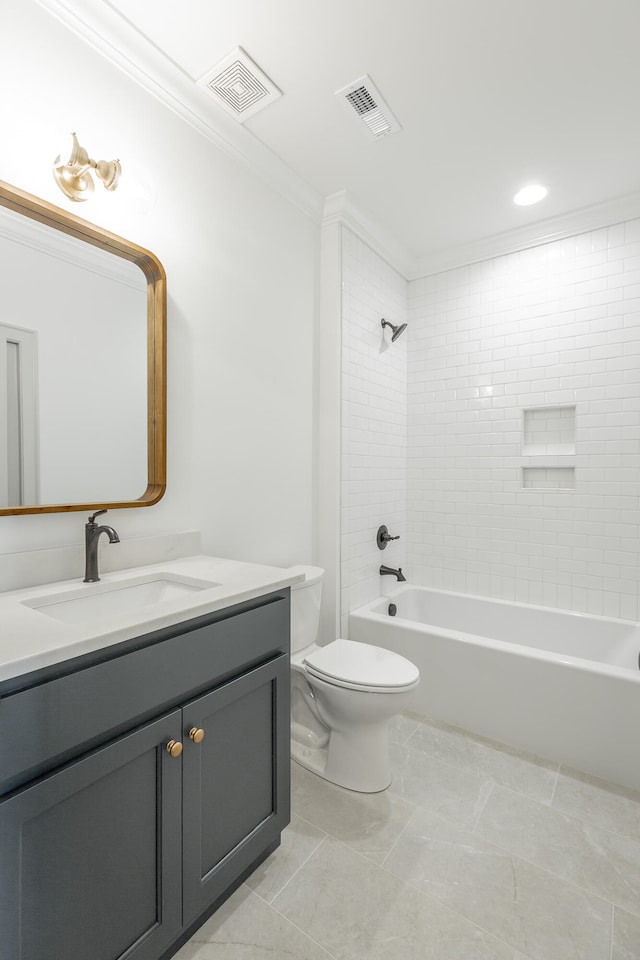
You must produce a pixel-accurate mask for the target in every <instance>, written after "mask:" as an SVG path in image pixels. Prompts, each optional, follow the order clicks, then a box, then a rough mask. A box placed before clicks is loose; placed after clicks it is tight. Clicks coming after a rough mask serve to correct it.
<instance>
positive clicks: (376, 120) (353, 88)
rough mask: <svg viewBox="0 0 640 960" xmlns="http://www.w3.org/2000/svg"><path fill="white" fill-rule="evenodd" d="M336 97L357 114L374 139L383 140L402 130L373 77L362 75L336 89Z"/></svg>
mask: <svg viewBox="0 0 640 960" xmlns="http://www.w3.org/2000/svg"><path fill="white" fill-rule="evenodd" d="M336 97H339V98H340V99H341V100H342V101H343V103H344V104H345V105H346V106H347V108H348V109H349V110H350V111H354V112H355V113H356V114H357V116H358V117H359V118H360V120H361V121H362V123H363V125H364V129H366V131H367V132H368V133H369V135H370V136H372V137H373V139H374V140H381V139H382V137H387V136H389V134H390V133H398V131H399V130H402V127H401V126H400V124H399V123H398V121H397V120H396V118H395V117H394V115H393V114H392V112H391V110H390V108H389V105H388V104H387V103H386V102H385V100H384V97H383V96H382V95H381V93H380V91H379V90H378V89H377V88H376V86H375V84H374V82H373V80H372V79H371V77H368V76H364V77H360V79H359V80H355V81H354V82H353V83H350V84H349V85H348V86H347V87H343V88H342V90H338V91H336Z"/></svg>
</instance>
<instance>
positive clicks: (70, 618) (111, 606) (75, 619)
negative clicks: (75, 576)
mask: <svg viewBox="0 0 640 960" xmlns="http://www.w3.org/2000/svg"><path fill="white" fill-rule="evenodd" d="M219 586H220V584H219V583H213V582H211V581H209V580H197V579H195V578H191V577H177V576H174V575H173V574H167V573H157V574H151V575H149V576H148V577H145V578H143V579H140V578H138V579H136V580H135V581H132V580H127V581H124V582H119V583H103V584H96V585H88V586H87V587H86V588H85V589H84V590H78V591H74V592H73V593H72V594H69V593H58V594H49V595H48V596H42V597H33V598H31V599H29V600H24V601H22V602H23V603H24V605H25V606H27V607H31V608H32V609H33V610H37V611H38V612H39V613H44V614H45V615H46V616H48V617H53V618H54V619H56V620H62V621H63V622H65V623H87V622H91V621H95V620H97V619H104V618H105V617H113V616H116V615H118V614H121V613H129V612H131V611H133V610H138V609H140V608H142V607H150V606H155V604H157V603H163V602H164V601H165V600H178V599H180V598H183V597H187V596H189V595H192V594H195V593H198V592H200V591H201V590H210V589H211V588H212V587H219Z"/></svg>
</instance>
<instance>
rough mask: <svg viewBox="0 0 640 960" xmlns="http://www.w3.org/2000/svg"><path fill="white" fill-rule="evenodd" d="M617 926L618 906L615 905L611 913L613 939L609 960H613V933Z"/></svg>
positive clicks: (611, 938) (611, 940)
mask: <svg viewBox="0 0 640 960" xmlns="http://www.w3.org/2000/svg"><path fill="white" fill-rule="evenodd" d="M615 924H616V905H615V903H614V905H613V910H612V911H611V937H610V943H611V947H610V949H609V960H613V931H614V930H615Z"/></svg>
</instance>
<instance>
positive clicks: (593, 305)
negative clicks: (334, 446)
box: [407, 220, 640, 619]
mask: <svg viewBox="0 0 640 960" xmlns="http://www.w3.org/2000/svg"><path fill="white" fill-rule="evenodd" d="M409 296H410V308H409V315H410V322H411V326H410V330H409V333H410V346H409V363H408V377H409V380H408V383H409V444H408V455H409V477H408V517H409V520H408V531H407V533H408V541H409V548H410V554H409V558H408V561H407V566H408V567H409V569H410V577H411V580H412V581H414V582H418V583H422V584H424V585H427V586H435V587H443V588H445V589H447V590H456V591H462V592H467V593H474V594H481V595H483V596H491V597H498V598H501V599H515V600H519V601H523V602H525V603H535V604H544V605H547V606H552V607H561V608H564V609H569V610H577V611H582V612H589V613H594V614H604V615H608V616H613V617H623V618H629V619H636V618H637V617H638V614H639V612H640V611H639V610H638V585H639V565H638V561H639V559H640V557H639V553H640V362H639V361H640V221H637V220H636V221H631V222H629V223H627V224H618V225H616V226H612V227H609V228H608V229H602V230H597V231H594V232H592V233H585V234H582V235H580V236H577V237H572V238H570V239H567V240H562V241H558V242H554V243H549V244H545V245H543V246H539V247H536V248H534V249H531V250H527V251H524V252H522V253H515V254H511V255H508V256H503V257H497V258H495V259H493V260H488V261H485V262H484V263H478V264H474V265H472V266H469V267H463V268H460V269H458V270H451V271H449V272H447V273H443V274H439V275H436V276H432V277H427V278H425V279H422V280H417V281H415V282H413V283H411V284H410V293H409ZM572 406H575V443H574V444H573V449H571V446H572V444H571V443H569V444H566V443H562V442H560V441H561V440H562V439H563V438H560V437H559V436H558V437H556V438H555V440H556V442H555V444H554V443H553V442H552V443H551V445H550V446H549V447H548V448H547V450H546V451H545V450H543V449H541V448H540V445H539V444H538V445H537V447H536V445H535V444H534V445H533V449H531V448H529V450H527V449H523V410H525V409H527V408H528V409H534V410H538V409H539V408H543V407H551V408H564V409H565V412H566V408H567V407H572ZM552 419H553V417H552ZM555 419H556V420H558V417H557V416H556V417H555ZM552 440H553V438H552ZM564 440H566V438H564ZM543 446H544V444H543ZM531 467H537V468H539V469H541V470H542V469H544V471H545V473H544V474H539V475H538V479H536V481H535V482H536V483H539V482H540V478H541V479H542V482H543V483H544V484H545V485H544V486H543V487H542V488H539V489H536V488H535V487H527V488H523V482H522V470H523V468H531ZM571 471H572V472H573V481H574V483H575V486H574V488H573V489H570V488H569V489H567V488H566V487H565V485H566V484H568V483H570V482H571V480H570V479H569V475H570V472H571Z"/></svg>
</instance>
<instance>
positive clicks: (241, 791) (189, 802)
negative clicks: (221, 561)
mask: <svg viewBox="0 0 640 960" xmlns="http://www.w3.org/2000/svg"><path fill="white" fill-rule="evenodd" d="M289 696H290V693H289V658H288V657H287V656H280V657H277V658H276V659H274V660H271V661H269V662H268V663H266V664H263V666H261V667H258V668H256V669H255V670H251V671H250V672H248V673H245V674H243V675H242V676H240V677H238V678H237V679H235V680H232V681H231V682H230V683H226V684H224V685H223V686H221V687H219V688H218V689H217V690H214V691H212V692H211V693H209V694H206V695H205V696H203V697H199V698H198V699H197V700H194V701H193V702H192V703H190V704H188V705H187V706H186V707H184V709H183V733H182V739H183V742H184V745H185V746H184V753H183V755H182V757H183V778H184V779H183V849H184V862H183V922H184V924H185V925H186V924H188V923H190V922H191V921H192V920H194V919H195V918H196V917H197V916H198V915H199V914H201V913H202V912H203V911H204V910H206V908H207V907H208V906H209V905H210V904H212V903H213V902H214V901H215V900H217V899H218V897H220V896H221V895H222V894H223V893H224V891H225V890H226V888H228V887H229V885H230V884H232V883H233V881H234V880H236V879H237V878H238V877H239V876H240V874H241V873H242V872H243V871H244V870H246V868H247V867H249V866H250V865H251V864H252V863H253V862H254V860H256V858H258V857H259V856H260V854H261V853H263V852H264V850H265V849H266V848H267V847H268V846H269V844H271V843H275V842H277V840H278V839H279V836H280V832H281V831H282V829H283V828H284V827H285V826H286V825H287V823H288V822H289V756H290V753H289V749H290V744H289ZM192 728H195V729H197V730H203V731H204V738H203V739H202V741H201V742H200V743H195V742H193V741H192V740H191V739H190V738H189V731H190V730H192Z"/></svg>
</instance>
